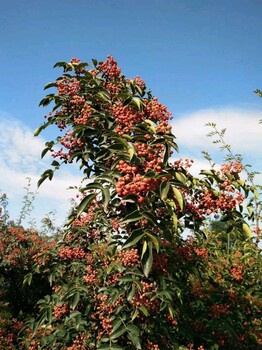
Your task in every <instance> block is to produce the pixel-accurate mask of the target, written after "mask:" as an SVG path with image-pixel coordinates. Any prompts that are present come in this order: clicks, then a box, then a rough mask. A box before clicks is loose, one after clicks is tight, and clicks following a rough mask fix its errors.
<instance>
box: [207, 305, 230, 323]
mask: <svg viewBox="0 0 262 350" xmlns="http://www.w3.org/2000/svg"><path fill="white" fill-rule="evenodd" d="M229 308H230V305H229V304H226V303H225V304H222V303H219V304H213V305H211V306H210V307H209V309H210V314H209V315H208V316H209V317H211V318H214V319H218V318H220V317H221V315H226V314H227V313H228V312H229Z"/></svg>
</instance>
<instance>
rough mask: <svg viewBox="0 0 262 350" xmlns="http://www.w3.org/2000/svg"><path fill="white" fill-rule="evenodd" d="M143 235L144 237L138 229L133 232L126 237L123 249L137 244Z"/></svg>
mask: <svg viewBox="0 0 262 350" xmlns="http://www.w3.org/2000/svg"><path fill="white" fill-rule="evenodd" d="M144 235H145V233H144V232H143V231H142V230H140V229H139V230H135V231H133V232H132V234H131V236H130V237H128V239H127V240H126V242H125V244H124V245H123V249H126V248H129V247H132V246H133V245H135V244H136V243H137V242H139V241H140V240H141V239H142V238H143V237H144Z"/></svg>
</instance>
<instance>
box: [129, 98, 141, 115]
mask: <svg viewBox="0 0 262 350" xmlns="http://www.w3.org/2000/svg"><path fill="white" fill-rule="evenodd" d="M131 104H132V105H133V106H134V107H135V108H136V109H137V110H138V111H140V112H141V111H142V110H143V102H142V100H141V99H140V98H139V97H133V98H132V101H131Z"/></svg>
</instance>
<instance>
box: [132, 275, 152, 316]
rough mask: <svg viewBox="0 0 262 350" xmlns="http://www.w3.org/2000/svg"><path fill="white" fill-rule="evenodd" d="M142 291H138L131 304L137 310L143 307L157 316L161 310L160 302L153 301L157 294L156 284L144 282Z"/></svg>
mask: <svg viewBox="0 0 262 350" xmlns="http://www.w3.org/2000/svg"><path fill="white" fill-rule="evenodd" d="M141 284H142V289H141V290H140V289H136V292H135V295H134V297H133V299H132V300H131V303H132V304H133V305H134V307H135V308H137V309H139V308H140V307H141V306H144V307H146V309H147V310H148V311H149V312H150V314H151V315H152V314H156V313H157V312H158V310H159V301H158V300H157V299H154V300H152V299H153V296H155V294H156V292H157V288H156V286H155V285H154V283H147V282H144V281H142V282H141Z"/></svg>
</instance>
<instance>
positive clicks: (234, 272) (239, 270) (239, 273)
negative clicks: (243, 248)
mask: <svg viewBox="0 0 262 350" xmlns="http://www.w3.org/2000/svg"><path fill="white" fill-rule="evenodd" d="M230 274H231V276H232V277H233V278H234V279H235V280H236V281H242V280H243V266H242V265H239V266H234V267H232V268H231V269H230Z"/></svg>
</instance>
